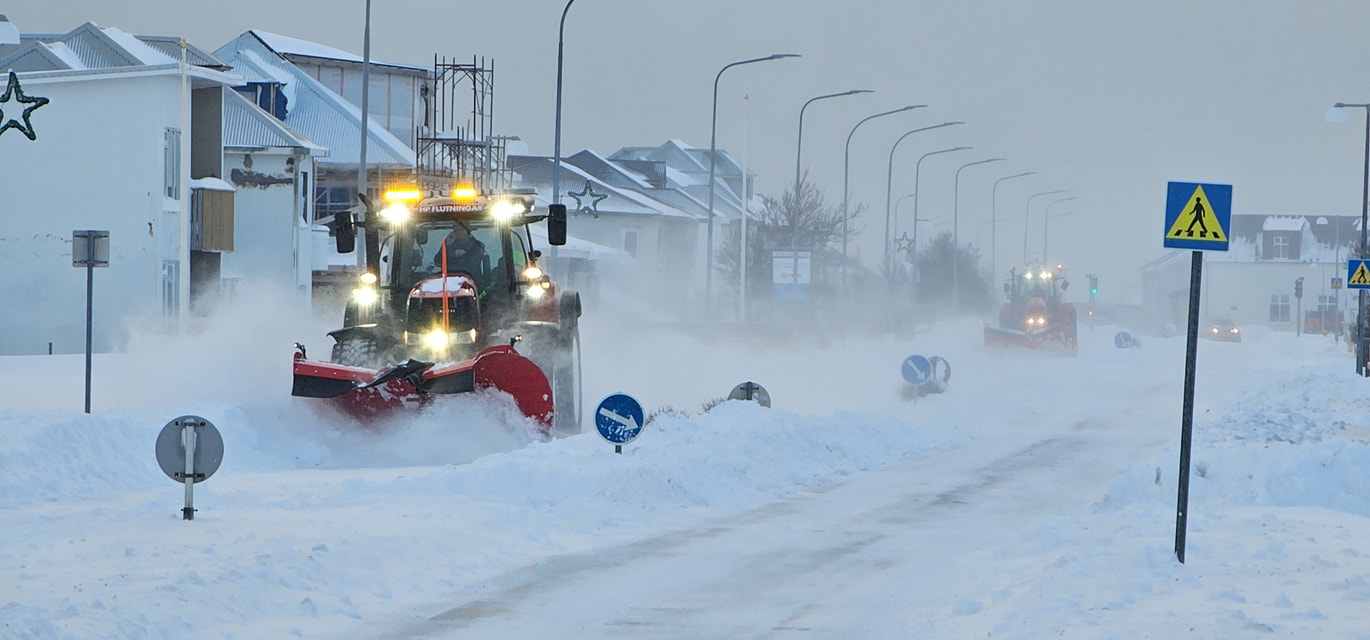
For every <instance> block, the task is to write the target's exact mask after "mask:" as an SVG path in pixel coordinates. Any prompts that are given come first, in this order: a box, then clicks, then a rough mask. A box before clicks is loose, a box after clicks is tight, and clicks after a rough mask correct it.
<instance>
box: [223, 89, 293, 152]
mask: <svg viewBox="0 0 1370 640" xmlns="http://www.w3.org/2000/svg"><path fill="white" fill-rule="evenodd" d="M235 96H236V97H235ZM249 109H257V108H256V107H254V106H253V105H251V104H249V103H248V102H247V100H245V99H242V98H241V96H237V94H236V93H235V94H234V95H233V96H225V99H224V147H238V148H257V147H295V146H300V145H299V143H297V142H296V141H294V140H292V139H289V138H286V137H285V136H283V135H281V132H279V131H276V130H273V129H272V128H270V127H268V126H267V125H266V123H264V122H262V121H261V119H260V118H258V117H257V116H256V114H254V113H252V112H251V111H249ZM258 112H260V113H262V115H266V113H265V112H263V111H261V110H260V109H258ZM267 117H270V116H267Z"/></svg>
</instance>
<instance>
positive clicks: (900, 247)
mask: <svg viewBox="0 0 1370 640" xmlns="http://www.w3.org/2000/svg"><path fill="white" fill-rule="evenodd" d="M912 248H913V240H911V239H909V234H908V232H907V231H905V232H904V235H901V236H899V237H898V238H895V239H894V250H895V251H903V252H905V253H908V252H909V251H910V250H911V249H912Z"/></svg>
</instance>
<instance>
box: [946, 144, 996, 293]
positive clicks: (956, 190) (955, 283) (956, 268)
mask: <svg viewBox="0 0 1370 640" xmlns="http://www.w3.org/2000/svg"><path fill="white" fill-rule="evenodd" d="M1004 160H1005V158H987V159H985V160H976V161H975V162H967V163H966V164H963V165H961V166H960V168H958V169H957V170H956V178H955V180H953V181H952V199H951V202H952V205H951V312H952V313H956V312H958V311H960V310H961V282H960V274H961V269H960V263H961V261H960V260H957V259H956V252H957V251H960V250H961V240H960V236H959V235H958V234H957V230H958V227H959V224H960V218H961V172H962V171H964V170H966V169H968V168H970V167H973V166H975V165H978V164H989V163H991V162H1003V161H1004Z"/></svg>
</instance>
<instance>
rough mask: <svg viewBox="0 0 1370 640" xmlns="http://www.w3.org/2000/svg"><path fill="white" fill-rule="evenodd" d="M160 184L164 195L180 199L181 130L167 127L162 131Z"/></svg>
mask: <svg viewBox="0 0 1370 640" xmlns="http://www.w3.org/2000/svg"><path fill="white" fill-rule="evenodd" d="M162 137H163V142H164V144H165V146H164V147H163V148H162V171H163V176H162V184H163V185H164V191H165V193H166V197H168V198H171V199H172V200H180V199H181V130H180V129H167V130H166V131H164V132H163V136H162Z"/></svg>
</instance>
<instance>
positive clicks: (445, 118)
mask: <svg viewBox="0 0 1370 640" xmlns="http://www.w3.org/2000/svg"><path fill="white" fill-rule="evenodd" d="M468 96H469V104H470V109H469V110H467V109H466V108H465V105H466V103H467V100H468ZM419 98H420V99H421V100H422V101H423V121H422V122H421V123H420V124H419V126H417V127H415V140H414V142H415V144H414V149H415V151H416V153H417V163H416V165H415V174H416V176H415V177H416V178H417V179H418V181H419V184H420V186H422V187H423V188H425V189H428V190H432V191H437V192H445V191H447V190H449V189H451V187H452V186H453V185H454V184H470V185H472V186H475V187H476V188H477V189H478V190H479V191H480V192H481V193H498V192H501V191H505V190H507V189H508V188H509V187H510V186H512V185H513V171H511V170H510V169H509V168H508V164H507V163H506V162H505V153H506V152H505V142H506V141H507V140H508V139H509V138H508V137H507V136H497V135H494V104H495V102H494V98H495V65H494V61H493V60H486V59H485V58H484V57H477V56H472V58H471V62H470V63H459V62H457V61H456V60H455V59H450V60H449V59H448V58H447V57H446V56H443V57H439V56H437V55H436V54H435V55H434V56H433V73H432V76H431V77H430V78H429V82H428V83H427V84H425V85H423V87H421V88H420V91H419Z"/></svg>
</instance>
